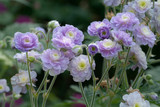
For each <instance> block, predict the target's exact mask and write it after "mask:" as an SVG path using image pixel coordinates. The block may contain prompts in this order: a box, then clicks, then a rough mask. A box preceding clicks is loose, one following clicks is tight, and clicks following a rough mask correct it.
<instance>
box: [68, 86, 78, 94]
mask: <svg viewBox="0 0 160 107" xmlns="http://www.w3.org/2000/svg"><path fill="white" fill-rule="evenodd" d="M70 88H71V89H72V90H74V91H76V92H78V93H81V90H80V88H79V86H77V85H71V86H70Z"/></svg>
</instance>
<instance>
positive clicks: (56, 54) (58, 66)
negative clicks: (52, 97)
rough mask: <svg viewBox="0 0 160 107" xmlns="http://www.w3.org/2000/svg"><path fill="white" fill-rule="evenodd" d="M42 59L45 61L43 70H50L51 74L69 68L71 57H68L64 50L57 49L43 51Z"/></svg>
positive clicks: (56, 73) (53, 74)
mask: <svg viewBox="0 0 160 107" xmlns="http://www.w3.org/2000/svg"><path fill="white" fill-rule="evenodd" d="M41 60H42V63H43V70H44V71H48V70H49V71H50V72H49V74H50V75H51V76H55V75H58V74H60V73H63V72H64V71H65V70H66V69H67V68H68V64H69V58H67V57H66V56H65V55H64V53H63V52H61V51H59V50H55V49H52V50H51V49H47V50H45V51H43V53H42V55H41Z"/></svg>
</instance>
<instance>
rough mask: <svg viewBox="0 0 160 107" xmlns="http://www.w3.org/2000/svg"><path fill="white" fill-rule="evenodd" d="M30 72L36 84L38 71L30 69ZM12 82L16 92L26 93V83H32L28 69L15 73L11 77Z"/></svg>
mask: <svg viewBox="0 0 160 107" xmlns="http://www.w3.org/2000/svg"><path fill="white" fill-rule="evenodd" d="M30 74H31V80H32V85H33V86H35V85H34V84H33V82H35V81H36V80H37V79H36V77H37V73H36V72H35V71H30ZM11 84H12V88H13V92H14V93H16V94H20V93H26V92H27V88H26V85H30V80H29V75H28V71H24V70H20V71H19V73H18V74H16V75H14V76H13V77H12V78H11Z"/></svg>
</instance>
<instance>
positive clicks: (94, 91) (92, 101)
mask: <svg viewBox="0 0 160 107" xmlns="http://www.w3.org/2000/svg"><path fill="white" fill-rule="evenodd" d="M92 64H93V56H91V63H90V66H91V69H92V78H93V96H92V100H91V104H90V107H92V106H93V105H94V100H95V96H96V90H95V88H96V77H95V74H94V70H93V67H92Z"/></svg>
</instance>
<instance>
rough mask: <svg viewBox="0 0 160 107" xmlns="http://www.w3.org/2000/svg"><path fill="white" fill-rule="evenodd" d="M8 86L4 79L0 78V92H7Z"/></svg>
mask: <svg viewBox="0 0 160 107" xmlns="http://www.w3.org/2000/svg"><path fill="white" fill-rule="evenodd" d="M9 90H10V88H9V87H8V86H7V81H6V80H5V79H0V93H4V92H9Z"/></svg>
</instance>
